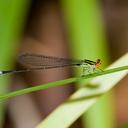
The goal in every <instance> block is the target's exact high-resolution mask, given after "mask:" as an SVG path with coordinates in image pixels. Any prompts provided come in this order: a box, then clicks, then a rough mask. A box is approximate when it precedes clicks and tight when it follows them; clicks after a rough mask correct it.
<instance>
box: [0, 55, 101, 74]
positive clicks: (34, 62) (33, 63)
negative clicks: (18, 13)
mask: <svg viewBox="0 0 128 128" xmlns="http://www.w3.org/2000/svg"><path fill="white" fill-rule="evenodd" d="M18 62H19V63H20V64H21V65H23V66H24V67H25V68H24V69H20V70H5V71H0V75H4V74H9V73H20V72H28V71H34V70H45V69H51V68H62V67H70V66H75V67H82V68H83V75H84V74H85V71H87V72H89V73H92V72H94V71H95V69H97V68H99V67H100V65H101V60H100V59H97V60H96V61H91V60H87V59H84V60H72V59H66V58H58V57H53V56H45V55H38V54H30V53H24V54H21V55H20V56H19V57H18Z"/></svg>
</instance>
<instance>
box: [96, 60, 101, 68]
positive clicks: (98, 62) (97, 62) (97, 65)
mask: <svg viewBox="0 0 128 128" xmlns="http://www.w3.org/2000/svg"><path fill="white" fill-rule="evenodd" d="M100 66H101V60H100V59H97V60H96V67H97V68H99V67H100Z"/></svg>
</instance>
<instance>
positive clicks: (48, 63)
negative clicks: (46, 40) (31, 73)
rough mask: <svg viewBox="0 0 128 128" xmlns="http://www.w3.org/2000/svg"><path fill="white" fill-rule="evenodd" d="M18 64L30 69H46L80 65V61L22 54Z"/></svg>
mask: <svg viewBox="0 0 128 128" xmlns="http://www.w3.org/2000/svg"><path fill="white" fill-rule="evenodd" d="M18 62H19V63H20V64H22V65H23V66H25V67H28V68H44V69H48V68H58V67H66V66H75V65H80V61H79V60H71V59H65V58H57V57H52V56H45V55H37V54H29V53H24V54H21V55H20V56H19V57H18Z"/></svg>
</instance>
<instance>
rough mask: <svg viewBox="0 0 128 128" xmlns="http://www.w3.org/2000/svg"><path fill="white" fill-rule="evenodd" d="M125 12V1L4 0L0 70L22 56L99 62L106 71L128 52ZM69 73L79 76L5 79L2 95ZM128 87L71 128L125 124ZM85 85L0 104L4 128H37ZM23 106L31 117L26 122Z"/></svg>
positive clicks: (1, 3)
mask: <svg viewBox="0 0 128 128" xmlns="http://www.w3.org/2000/svg"><path fill="white" fill-rule="evenodd" d="M127 12H128V2H127V0H124V1H121V0H118V1H114V0H100V1H96V0H79V1H78V0H47V1H46V0H45V1H41V0H33V1H25V0H19V1H16V0H12V1H4V0H1V1H0V69H1V70H10V69H14V68H15V67H16V65H17V62H16V57H17V56H18V55H19V54H20V53H22V52H32V53H40V54H47V55H53V56H60V57H69V58H74V59H84V58H86V59H90V60H94V61H95V60H96V59H97V58H100V59H101V60H102V67H101V68H104V67H106V66H108V65H109V64H110V63H111V62H113V61H114V60H116V59H117V58H119V57H120V56H121V55H123V54H125V53H126V52H127V51H128V43H127V42H128V36H127V34H128V25H127V23H128V16H127ZM18 68H20V66H18ZM71 74H74V75H78V74H79V71H76V70H75V72H74V70H73V71H72V70H71V69H66V70H65V69H63V70H62V72H61V71H57V72H56V71H48V72H45V73H35V74H34V73H33V74H29V73H28V74H22V75H21V74H16V75H15V76H13V75H9V76H1V77H0V94H4V93H7V92H8V91H11V90H14V89H18V88H25V87H28V86H30V85H35V86H36V85H37V84H38V83H43V82H44V83H45V82H50V81H55V80H59V79H64V78H67V77H70V76H71ZM19 77H20V78H19ZM127 82H128V79H127V78H125V80H123V81H122V82H121V83H120V84H119V85H121V86H118V87H116V88H115V89H113V91H111V92H109V93H108V94H106V96H104V97H103V98H102V99H101V100H100V101H99V102H98V103H96V104H95V105H94V106H93V107H92V108H91V109H90V110H89V111H88V112H87V113H85V114H84V115H83V116H82V118H80V119H79V120H78V121H76V122H75V123H74V124H73V125H72V126H71V127H73V128H114V127H121V126H123V124H127V120H128V115H127V114H126V113H127V112H128V103H127V102H126V99H127V97H128V94H127V93H126V91H127V90H128V87H127V86H126V85H127ZM83 83H85V81H83V82H81V83H77V85H76V86H75V87H74V85H72V86H70V87H64V88H63V87H62V88H55V89H50V90H46V91H44V92H42V91H40V92H37V93H35V94H32V95H25V96H24V97H22V98H21V97H19V99H18V98H14V100H13V99H11V100H9V101H8V102H1V103H0V127H1V128H17V127H18V128H20V127H22V128H23V127H24V128H25V127H26V128H29V127H35V126H36V124H38V123H39V122H40V121H41V120H42V118H44V117H46V116H47V115H48V114H49V113H50V112H51V111H52V110H54V109H55V107H56V106H58V105H59V104H60V103H62V102H63V101H64V100H65V99H66V98H67V97H69V96H70V95H71V94H72V93H73V92H74V91H75V90H76V89H77V88H79V87H81V86H82V84H83ZM19 85H20V86H19ZM25 99H27V100H25ZM21 101H22V102H21ZM18 106H19V107H18ZM20 107H21V109H23V110H25V109H26V111H28V112H31V114H30V115H29V114H28V116H27V117H26V115H25V111H23V112H22V113H21V112H20ZM32 117H33V118H32ZM30 119H31V120H32V121H28V120H30Z"/></svg>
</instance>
